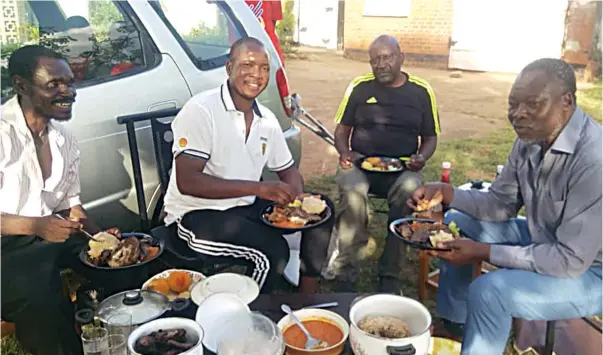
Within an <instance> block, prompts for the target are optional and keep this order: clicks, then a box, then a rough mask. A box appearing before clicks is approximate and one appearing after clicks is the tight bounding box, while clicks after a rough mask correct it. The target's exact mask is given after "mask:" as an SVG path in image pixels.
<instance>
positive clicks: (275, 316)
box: [166, 293, 364, 355]
mask: <svg viewBox="0 0 603 355" xmlns="http://www.w3.org/2000/svg"><path fill="white" fill-rule="evenodd" d="M362 296H364V295H361V294H358V293H316V294H301V293H287V294H265V295H260V296H259V297H258V298H257V299H256V300H255V301H253V302H252V303H251V304H250V305H249V308H250V309H251V310H252V311H257V312H260V313H262V314H263V315H265V316H266V317H268V318H270V319H271V320H272V321H273V322H275V323H277V322H278V321H279V320H280V319H281V318H282V317H284V316H285V314H284V313H283V311H282V310H281V304H283V303H286V304H288V305H289V306H290V307H291V308H292V309H294V310H296V309H299V308H303V307H308V306H312V305H315V304H319V303H326V302H337V303H339V305H338V306H337V307H332V308H328V310H330V311H332V312H335V313H337V314H339V315H340V316H342V317H343V318H345V320H346V321H347V322H348V323H349V321H350V320H349V314H350V307H351V305H352V303H353V302H354V300H356V299H357V298H358V297H362ZM196 313H197V306H196V305H195V304H192V305H191V306H190V307H189V308H188V309H187V310H186V311H185V312H184V314H182V313H180V315H179V316H180V317H182V316H185V317H188V318H191V319H195V315H196ZM166 316H169V315H166ZM204 354H211V355H215V354H214V353H213V352H211V351H209V350H207V349H204ZM342 355H353V353H352V350H351V348H350V345H349V342H348V343H347V344H346V347H345V349H344V351H343V353H342Z"/></svg>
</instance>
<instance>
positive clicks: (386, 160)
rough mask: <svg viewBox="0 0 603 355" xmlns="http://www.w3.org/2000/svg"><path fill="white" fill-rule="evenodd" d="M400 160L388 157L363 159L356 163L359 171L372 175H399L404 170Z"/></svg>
mask: <svg viewBox="0 0 603 355" xmlns="http://www.w3.org/2000/svg"><path fill="white" fill-rule="evenodd" d="M402 160H403V159H401V158H390V157H365V158H361V159H359V160H358V161H357V162H358V163H357V164H358V166H359V167H360V169H362V170H364V171H368V172H372V173H399V172H401V171H402V170H404V162H403V161H402Z"/></svg>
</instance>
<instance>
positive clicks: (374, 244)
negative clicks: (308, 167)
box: [1, 83, 602, 355]
mask: <svg viewBox="0 0 603 355" xmlns="http://www.w3.org/2000/svg"><path fill="white" fill-rule="evenodd" d="M578 104H579V105H580V106H581V107H582V108H583V109H584V110H585V111H586V112H588V113H589V114H590V115H591V116H593V117H594V118H595V119H597V120H598V121H599V122H601V116H602V115H601V84H600V83H599V84H597V85H595V86H593V87H592V88H589V89H585V90H582V91H580V92H579V93H578ZM501 115H504V113H501ZM514 139H515V133H514V132H513V130H512V129H511V128H510V127H507V128H505V129H501V130H499V131H497V132H494V133H492V134H490V135H489V136H486V137H483V138H475V139H455V140H448V141H443V142H440V144H439V146H438V149H437V152H436V154H435V155H434V157H432V159H431V160H430V161H429V163H428V165H427V166H426V168H425V170H424V177H425V181H436V180H439V178H440V168H441V163H442V162H443V161H449V162H451V163H452V168H453V172H452V182H453V183H454V184H463V183H466V182H467V181H469V180H470V179H475V178H480V179H484V180H492V179H494V177H495V176H496V165H499V164H503V165H504V164H505V163H506V157H507V155H508V153H509V151H510V149H511V147H512V145H513V141H514ZM333 178H334V177H333V176H322V177H317V178H314V179H312V180H311V181H308V188H309V189H310V190H312V191H316V192H321V193H325V194H327V195H328V196H330V197H331V198H332V199H333V200H336V199H337V193H336V185H335V183H334V179H333ZM386 222H387V217H386V216H385V215H382V214H381V215H379V214H373V215H372V216H371V223H370V226H369V233H370V236H371V238H370V242H369V245H368V246H367V247H366V249H365V258H366V261H367V262H366V264H365V266H364V267H363V269H362V270H361V274H360V281H359V283H358V291H359V292H374V291H375V290H376V289H377V260H378V259H379V256H380V255H381V250H382V249H383V244H384V241H385V235H386ZM407 259H408V260H407V263H406V267H405V268H404V270H403V272H402V274H403V280H404V282H403V285H402V287H403V292H404V294H405V295H406V296H409V297H412V298H415V299H418V293H417V292H418V290H417V282H418V281H417V278H418V270H419V267H418V259H417V253H416V252H415V251H414V250H409V251H408V252H407ZM330 290H331V285H330V283H329V282H328V281H323V282H322V283H321V291H322V292H329V291H330ZM430 298H431V299H430V300H428V301H426V302H425V304H426V306H427V307H428V308H429V309H430V310H431V311H432V314H433V315H435V312H434V306H435V302H434V294H433V293H430ZM1 350H2V353H3V354H10V355H24V353H23V352H22V351H21V350H20V349H19V346H18V344H17V343H16V342H15V340H14V338H12V337H8V338H5V339H3V340H2V348H1Z"/></svg>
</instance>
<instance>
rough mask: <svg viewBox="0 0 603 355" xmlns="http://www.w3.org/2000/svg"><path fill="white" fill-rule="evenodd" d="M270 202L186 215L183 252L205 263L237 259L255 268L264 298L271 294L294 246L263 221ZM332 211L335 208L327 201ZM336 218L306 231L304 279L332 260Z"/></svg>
mask: <svg viewBox="0 0 603 355" xmlns="http://www.w3.org/2000/svg"><path fill="white" fill-rule="evenodd" d="M268 203H269V202H268V201H265V200H260V199H257V200H256V202H255V203H254V204H252V205H250V206H244V207H234V208H231V209H228V210H226V211H217V210H197V211H192V212H189V213H187V214H185V215H184V216H183V217H182V219H181V220H180V221H179V223H178V237H179V239H180V241H179V242H178V243H177V245H178V244H180V245H179V246H178V248H186V246H185V244H187V245H188V247H189V248H190V249H192V250H194V251H196V252H198V253H201V254H203V256H204V258H203V260H204V261H205V262H214V261H215V262H219V261H222V262H224V258H235V259H238V260H239V261H244V262H245V263H246V264H247V265H249V266H251V268H250V269H251V271H250V275H249V276H251V277H252V278H253V279H254V280H255V281H256V282H257V283H258V285H260V289H261V292H262V293H268V292H270V291H272V290H273V289H274V288H275V287H276V286H277V285H279V284H281V283H282V281H283V280H284V279H283V270H284V268H285V266H286V264H287V262H288V260H289V246H288V244H287V241H286V240H285V239H284V238H283V237H282V235H283V234H286V233H287V232H284V233H283V231H282V230H279V229H276V228H272V227H270V226H267V225H265V224H263V223H262V222H261V221H260V213H261V211H262V210H263V209H264V208H265V207H266V206H267V204H268ZM327 204H328V205H329V206H330V207H331V208H332V209H333V208H334V206H333V203H332V202H331V201H327ZM333 223H334V219H333V218H330V219H329V221H327V222H326V223H324V224H323V225H321V226H318V227H316V228H311V229H308V230H306V231H304V232H303V234H302V241H301V248H300V259H301V272H302V275H304V276H314V277H318V276H320V272H321V270H322V268H323V266H324V265H325V262H326V259H327V251H328V250H327V249H328V247H329V241H330V238H331V230H332V228H333Z"/></svg>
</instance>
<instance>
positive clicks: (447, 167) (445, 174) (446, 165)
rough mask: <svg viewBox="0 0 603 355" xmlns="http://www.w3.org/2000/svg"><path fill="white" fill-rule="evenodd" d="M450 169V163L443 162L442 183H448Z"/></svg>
mask: <svg viewBox="0 0 603 355" xmlns="http://www.w3.org/2000/svg"><path fill="white" fill-rule="evenodd" d="M450 167H451V164H450V162H448V161H445V162H443V163H442V182H445V183H447V184H449V183H450Z"/></svg>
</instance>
